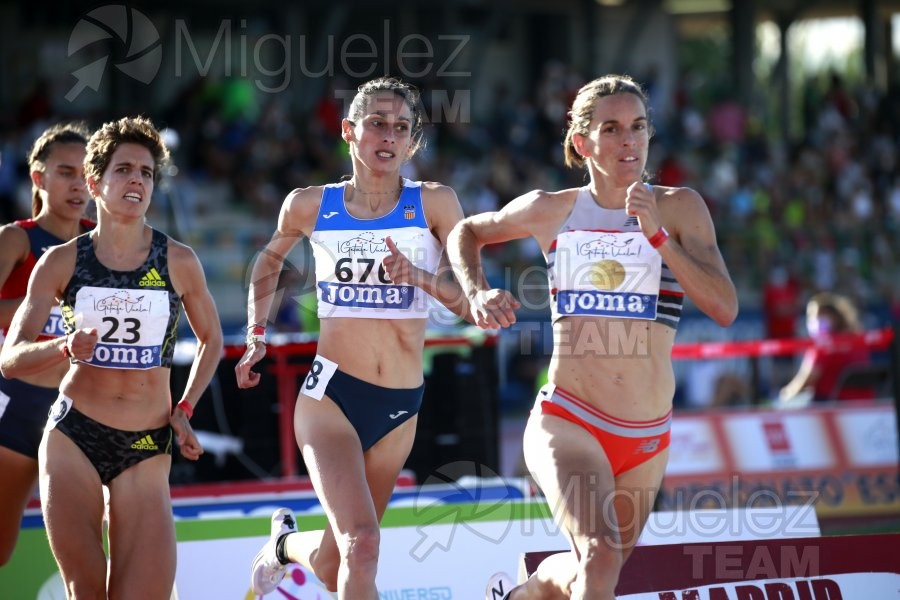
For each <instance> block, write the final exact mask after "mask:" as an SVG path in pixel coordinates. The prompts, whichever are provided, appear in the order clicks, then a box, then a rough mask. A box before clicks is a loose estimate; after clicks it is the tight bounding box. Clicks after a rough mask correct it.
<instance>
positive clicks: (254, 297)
mask: <svg viewBox="0 0 900 600" xmlns="http://www.w3.org/2000/svg"><path fill="white" fill-rule="evenodd" d="M321 200H322V187H321V186H315V187H308V188H301V189H297V190H294V191H293V192H291V193H290V194H288V195H287V197H286V198H285V199H284V203H282V205H281V212H280V213H279V215H278V226H277V228H276V229H275V233H274V234H273V235H272V239H270V240H269V243H267V244H266V247H265V248H263V249H262V251H261V252H260V253H259V254H258V255H257V257H256V261H255V262H254V263H253V268H252V269H251V271H250V291H249V292H248V294H247V323H248V324H250V325H261V326H263V327H265V326H266V324H267V323H268V318H269V315H270V314H271V311H272V304H273V302H274V300H275V295H276V292H277V289H278V276H279V275H280V274H281V268H282V266H283V265H284V259H285V257H287V255H288V253H290V251H291V250H292V249H293V248H294V246H296V245H297V242H299V241H300V239H301V238H303V237H308V236H309V234H310V233H311V232H312V229H313V227H314V226H315V224H316V216H317V215H318V213H319V204H320V202H321ZM265 355H266V348H265V344H251V345H249V346H248V347H247V350H246V352H244V356H243V357H242V358H241V360H240V361H238V363H237V365H235V368H234V371H235V375H236V376H237V384H238V387H240V388H248V387H253V386H255V385H257V384H258V383H259V373H256V372H254V371H252V370H251V369H252V367H253V365H255V364H256V363H258V362H259V361H260V360H262V358H263V357H264V356H265Z"/></svg>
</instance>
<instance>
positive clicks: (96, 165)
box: [0, 118, 222, 600]
mask: <svg viewBox="0 0 900 600" xmlns="http://www.w3.org/2000/svg"><path fill="white" fill-rule="evenodd" d="M167 159H168V151H167V150H166V147H165V145H164V144H163V142H162V140H161V138H160V136H159V132H157V131H156V129H155V128H154V127H153V125H152V124H151V123H150V121H148V120H146V119H143V118H124V119H120V120H119V121H114V122H110V123H107V124H105V125H103V126H102V127H101V128H100V129H98V130H97V131H96V132H95V133H94V135H92V136H91V139H90V140H89V141H88V146H87V156H86V157H85V176H86V179H87V184H88V189H89V191H90V193H91V196H93V198H94V200H95V202H96V203H97V227H96V228H95V229H94V230H93V231H92V232H90V233H86V234H84V235H81V236H79V237H77V238H75V239H74V240H72V241H70V242H68V243H65V244H62V245H60V246H55V247H54V248H52V249H50V250H49V251H47V252H46V253H45V254H44V256H43V257H42V258H41V260H39V261H38V264H37V266H36V267H35V269H34V272H33V273H32V275H31V281H30V282H29V285H28V293H27V295H26V296H25V300H24V301H23V302H22V305H21V306H20V307H19V310H18V311H17V312H16V315H15V317H14V318H13V323H12V326H11V328H10V332H9V337H8V338H7V339H6V343H5V344H4V346H3V352H2V354H0V368H2V370H3V375H4V376H7V377H20V376H24V375H27V374H29V373H32V372H36V371H39V370H41V369H44V368H46V366H47V365H49V364H63V363H66V362H70V361H71V363H72V366H71V367H70V368H69V371H68V373H67V374H66V376H65V377H64V378H63V381H62V383H61V384H60V387H59V391H60V394H59V398H58V399H57V401H56V403H55V404H54V405H53V407H52V408H51V409H50V418H49V419H48V421H47V428H46V431H45V432H44V437H43V439H42V441H41V446H40V449H39V454H38V463H39V470H40V486H41V501H42V508H43V514H44V522H45V523H46V526H47V533H48V536H49V538H50V547H51V549H52V550H53V556H54V557H55V558H56V562H57V564H58V565H59V570H60V573H61V574H62V578H63V581H64V582H65V586H66V591H67V594H68V596H69V597H70V598H132V597H136V596H139V597H141V598H148V599H154V600H168V598H169V597H170V595H171V593H172V587H173V584H174V581H175V524H174V521H173V519H172V503H171V499H170V493H169V468H170V466H171V464H172V456H171V453H172V444H173V442H174V441H175V439H176V438H177V441H178V444H179V446H180V449H181V454H182V456H184V457H185V458H188V459H191V460H196V459H197V458H198V457H199V456H200V454H201V453H202V451H203V450H202V448H201V447H200V444H199V442H198V441H197V437H196V435H195V434H194V431H193V429H191V425H190V423H189V422H188V419H189V417H190V415H191V414H192V412H193V406H194V405H195V404H196V403H197V401H198V400H199V399H200V395H201V394H202V393H203V390H204V389H206V386H207V384H208V383H209V381H210V379H211V378H212V375H213V374H214V373H215V369H216V366H217V365H218V363H219V358H220V357H221V353H222V330H221V326H220V325H219V319H218V316H217V314H216V306H215V304H214V302H213V299H212V296H211V295H210V293H209V290H208V289H207V287H206V279H205V277H204V275H203V269H202V268H201V266H200V261H199V260H197V256H196V255H195V254H194V252H193V251H192V250H191V249H190V248H188V247H187V246H185V245H183V244H179V243H178V242H175V241H174V240H171V239H169V238H168V237H167V236H166V235H164V234H162V233H160V232H159V231H156V230H154V229H152V228H151V227H150V226H148V225H147V224H146V223H145V220H144V217H145V215H146V213H147V209H148V207H149V204H150V197H151V195H152V194H153V187H154V185H155V183H156V181H157V180H158V178H159V175H160V168H161V167H163V166H164V165H165V163H166V161H167ZM55 303H59V304H60V305H61V307H62V315H63V319H64V321H65V328H66V332H67V335H65V336H63V337H60V338H57V339H53V340H46V341H39V340H38V335H39V334H40V331H41V327H42V326H43V324H44V322H45V321H46V320H47V316H48V315H49V314H50V309H51V308H52V307H53V305H54V304H55ZM182 306H183V307H184V312H185V314H186V316H187V319H188V323H189V324H190V326H191V328H192V329H193V332H194V335H195V336H196V337H197V350H196V353H195V356H194V361H193V366H192V367H191V372H190V375H189V377H188V381H187V383H186V384H185V390H184V393H183V395H182V398H181V401H180V402H179V403H178V407H179V408H178V409H176V410H173V409H172V397H171V393H170V388H169V371H170V367H171V365H172V355H173V352H174V345H175V334H176V326H177V324H178V320H179V314H180V312H181V308H182ZM103 486H106V487H107V489H108V490H109V500H108V507H106V510H107V511H108V515H109V528H108V537H109V562H108V565H109V566H108V568H107V558H106V554H105V552H104V547H103V520H104V495H103V489H102V488H103Z"/></svg>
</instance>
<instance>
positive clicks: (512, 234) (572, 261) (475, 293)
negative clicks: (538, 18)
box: [448, 75, 737, 600]
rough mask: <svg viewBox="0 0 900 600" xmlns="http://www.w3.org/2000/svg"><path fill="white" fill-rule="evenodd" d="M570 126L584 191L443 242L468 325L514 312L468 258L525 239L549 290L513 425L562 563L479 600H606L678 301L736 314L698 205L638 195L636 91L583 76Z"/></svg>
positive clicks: (726, 318) (682, 197)
mask: <svg viewBox="0 0 900 600" xmlns="http://www.w3.org/2000/svg"><path fill="white" fill-rule="evenodd" d="M570 117H571V122H570V125H569V129H568V133H567V135H566V143H565V153H566V162H567V164H569V165H570V166H573V165H574V166H578V167H586V168H587V172H588V175H589V176H590V182H589V183H588V184H587V185H586V186H584V187H582V188H578V189H567V190H562V191H558V192H545V191H534V192H530V193H528V194H525V195H523V196H520V197H519V198H516V199H515V200H513V201H512V202H510V203H509V204H507V205H506V206H505V207H504V208H503V210H501V211H499V212H496V213H487V214H483V215H477V216H473V217H470V218H468V219H466V220H465V221H463V222H462V224H461V225H460V226H459V227H458V228H456V229H455V230H454V231H453V233H452V234H451V236H450V240H449V246H448V252H449V254H450V258H451V264H452V265H453V268H454V271H455V272H456V275H457V277H458V278H459V282H460V284H461V285H462V286H463V288H464V289H465V290H466V293H467V295H468V298H469V305H470V307H471V310H472V315H473V318H474V320H475V321H476V322H477V323H478V324H479V325H481V326H483V327H489V328H496V327H508V326H509V325H511V324H513V323H515V320H516V317H515V313H514V312H513V310H514V309H515V308H516V307H517V306H518V302H517V301H516V300H515V299H514V298H513V297H512V295H511V294H510V293H509V292H508V291H506V290H498V289H493V290H490V289H486V286H484V285H483V282H482V279H481V277H480V276H478V273H479V271H480V258H479V250H480V249H481V247H482V246H484V245H486V244H495V243H500V242H504V241H507V240H512V239H518V238H525V237H533V238H534V239H535V240H536V241H537V243H538V244H539V245H540V248H541V250H542V251H543V253H544V257H545V259H546V260H547V270H548V274H549V279H550V288H551V289H550V304H551V314H552V320H553V337H554V340H553V354H552V357H551V360H550V370H549V381H550V383H549V384H548V385H547V386H545V387H544V388H543V389H542V390H541V392H540V394H539V395H538V398H537V401H536V403H535V406H534V410H533V411H532V413H531V416H530V417H529V419H528V424H527V426H526V429H525V437H524V452H525V462H526V464H527V465H528V469H529V471H530V472H531V474H532V476H533V477H534V478H535V480H536V482H537V484H538V485H539V486H540V487H541V490H542V491H543V492H544V495H545V497H546V498H547V501H548V503H549V505H550V509H551V510H552V511H553V516H554V518H555V519H556V522H557V523H558V524H559V525H560V527H561V528H562V529H563V531H564V532H565V533H566V535H567V537H568V539H569V542H570V545H571V551H569V552H564V553H561V554H555V555H552V556H550V557H548V558H547V559H546V560H545V561H544V562H542V563H541V565H540V567H539V568H538V570H537V573H536V574H535V575H534V576H533V577H531V578H530V579H529V580H528V581H527V582H526V583H525V584H524V585H522V586H519V587H516V588H514V589H513V590H512V592H511V593H510V583H511V582H510V581H509V580H508V579H507V578H504V577H503V576H498V578H497V580H495V581H494V582H493V584H492V585H489V587H488V595H487V597H488V598H492V597H495V596H496V597H504V598H506V597H508V598H510V599H511V600H528V599H541V600H553V599H557V598H560V599H561V598H577V599H579V600H586V599H591V600H597V599H602V600H613V590H614V589H615V587H616V583H617V581H618V578H619V570H620V569H621V566H622V563H623V562H624V561H625V559H626V558H627V557H628V554H629V553H630V552H631V549H632V547H633V546H634V544H635V542H636V541H637V539H638V537H639V536H640V533H641V529H642V528H643V526H644V523H645V522H646V520H647V516H648V514H649V512H650V509H651V507H652V506H653V501H654V498H655V497H656V493H657V491H658V489H659V485H660V482H661V481H662V476H663V471H664V470H665V466H666V460H667V457H668V446H669V426H670V422H671V415H672V396H673V394H674V391H675V377H674V374H673V372H672V358H671V353H672V345H673V343H674V340H675V328H676V327H677V325H678V320H679V318H680V315H681V308H682V301H683V297H684V296H685V295H687V296H688V297H690V299H691V300H692V301H693V302H694V303H695V304H696V305H697V307H698V308H700V309H701V310H702V311H703V312H705V313H706V314H707V315H709V316H710V317H712V319H713V320H715V321H716V322H717V323H719V324H720V325H728V324H729V323H731V322H732V321H733V320H734V318H735V316H736V315H737V298H736V294H735V289H734V285H733V284H732V282H731V279H730V277H729V276H728V272H727V270H726V269H725V264H724V262H723V260H722V256H721V255H720V253H719V250H718V247H717V246H716V236H715V230H714V228H713V224H712V220H711V218H710V216H709V212H708V211H707V209H706V205H705V204H704V202H703V199H702V198H701V197H700V196H699V194H697V193H696V192H695V191H693V190H691V189H688V188H664V187H657V186H653V187H651V186H649V185H647V184H645V183H644V182H643V180H644V167H645V165H646V162H647V151H648V145H649V141H650V123H649V119H648V115H647V98H646V96H645V95H644V92H643V91H642V90H641V88H640V87H639V86H638V85H637V84H636V83H635V82H634V81H632V80H631V79H630V78H628V77H623V76H615V75H613V76H606V77H601V78H599V79H596V80H594V81H592V82H590V83H588V84H587V85H585V86H584V87H582V88H581V90H579V92H578V95H577V96H576V98H575V101H574V105H573V107H572V111H571V113H570ZM504 579H505V581H504Z"/></svg>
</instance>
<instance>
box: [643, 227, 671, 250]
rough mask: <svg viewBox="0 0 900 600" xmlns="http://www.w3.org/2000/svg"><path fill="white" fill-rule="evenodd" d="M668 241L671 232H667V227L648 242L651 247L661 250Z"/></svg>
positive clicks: (660, 229) (648, 239)
mask: <svg viewBox="0 0 900 600" xmlns="http://www.w3.org/2000/svg"><path fill="white" fill-rule="evenodd" d="M667 239H669V232H668V231H666V228H665V227H660V228H659V231H657V232H656V233H654V234H653V236H652V237H649V238H647V241H648V242H650V245H651V246H653V247H654V248H659V247H660V246H662V245H663V244H665V243H666V240H667Z"/></svg>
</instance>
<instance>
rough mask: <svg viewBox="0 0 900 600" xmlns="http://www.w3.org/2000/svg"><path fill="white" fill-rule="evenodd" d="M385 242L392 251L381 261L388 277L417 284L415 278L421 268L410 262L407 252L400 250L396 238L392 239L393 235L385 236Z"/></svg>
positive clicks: (396, 280)
mask: <svg viewBox="0 0 900 600" xmlns="http://www.w3.org/2000/svg"><path fill="white" fill-rule="evenodd" d="M384 243H385V244H387V247H388V250H390V252H391V254H390V256H385V257H384V259H383V260H382V261H381V264H382V265H383V266H384V271H385V273H387V276H388V279H390V280H391V281H392V282H393V283H408V284H410V285H415V282H414V281H413V278H414V276H415V275H416V272H417V271H418V270H419V269H418V268H417V267H415V266H413V264H412V262H410V260H409V259H408V258H407V257H406V255H405V254H403V253H402V252H400V250H399V248H397V245H396V244H394V240H392V239H391V236H387V237H386V238H384Z"/></svg>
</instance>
